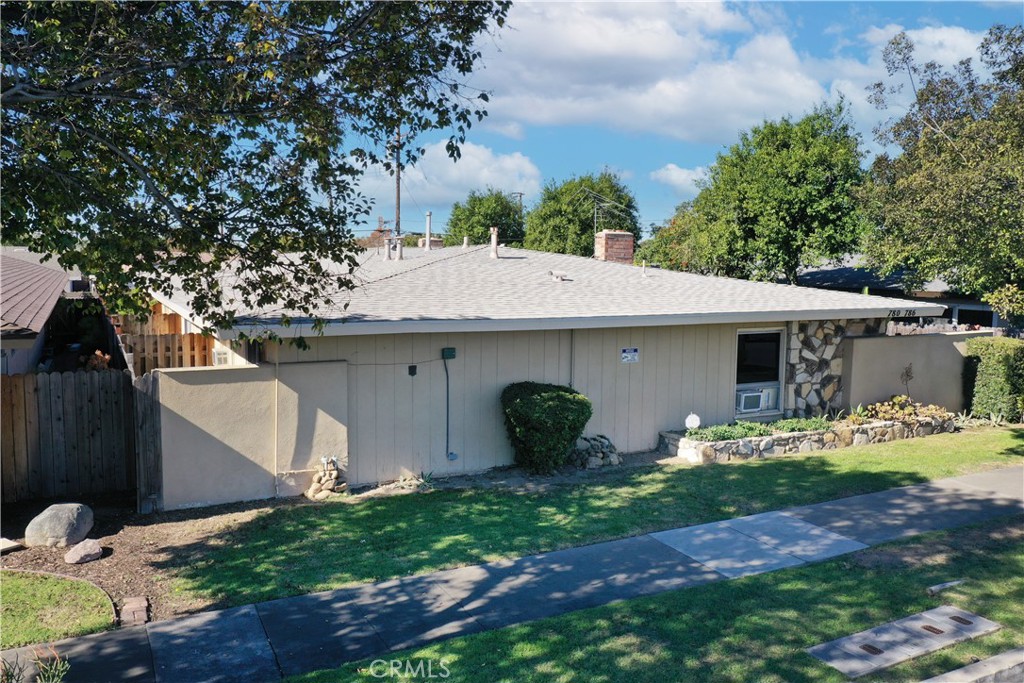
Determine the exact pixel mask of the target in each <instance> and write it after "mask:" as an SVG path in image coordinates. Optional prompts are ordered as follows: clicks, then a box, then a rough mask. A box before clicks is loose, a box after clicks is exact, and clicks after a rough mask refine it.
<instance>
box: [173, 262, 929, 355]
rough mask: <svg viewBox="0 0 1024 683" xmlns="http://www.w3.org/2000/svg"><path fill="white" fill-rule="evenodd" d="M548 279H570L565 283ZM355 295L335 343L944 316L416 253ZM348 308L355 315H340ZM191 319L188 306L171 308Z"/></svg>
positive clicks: (260, 321) (801, 290)
mask: <svg viewBox="0 0 1024 683" xmlns="http://www.w3.org/2000/svg"><path fill="white" fill-rule="evenodd" d="M550 272H556V273H561V274H564V277H563V279H562V280H560V281H558V280H556V279H554V278H553V277H552V276H550V275H549V273H550ZM354 280H355V282H356V283H357V284H358V286H357V288H356V289H355V290H354V291H352V292H344V293H341V294H339V296H338V297H337V299H336V301H335V305H334V306H333V307H330V308H329V309H323V310H320V311H319V314H320V315H321V316H322V317H324V318H327V319H330V320H333V321H338V322H341V321H342V320H344V324H331V325H328V327H327V330H326V332H325V334H327V335H348V334H376V333H397V332H456V331H495V330H512V329H518V330H526V329H571V328H578V329H579V328H596V327H628V326H652V325H679V324H702V323H729V322H780V321H788V320H821V319H826V318H853V317H885V316H887V315H889V312H890V311H892V310H894V309H903V310H906V309H914V310H915V311H916V313H915V315H922V316H932V315H938V314H939V313H940V312H941V311H942V309H943V307H942V306H938V305H930V304H922V303H921V302H915V301H905V300H901V299H892V298H886V297H878V296H864V295H861V294H851V293H847V292H835V291H828V290H821V289H812V288H809V287H796V286H792V285H779V284H773V283H767V282H750V281H747V280H735V279H730V278H722V277H708V276H703V275H694V274H691V273H677V272H672V271H665V270H656V269H650V268H648V269H647V270H646V272H645V271H644V270H643V269H642V268H641V267H638V266H632V265H624V264H618V263H610V262H604V261H598V260H595V259H589V258H581V257H577V256H566V255H563V254H550V253H546V252H538V251H527V250H523V249H510V248H504V247H502V248H501V249H500V258H499V259H497V260H495V259H492V258H490V257H489V248H488V247H486V246H483V247H471V248H469V249H467V250H463V249H461V248H459V247H449V248H446V249H437V250H433V251H430V252H424V251H422V250H420V249H407V250H406V251H405V259H404V260H402V261H394V260H392V261H385V260H384V259H383V257H382V256H381V255H379V254H378V253H376V252H375V251H374V250H371V251H369V252H367V253H366V254H363V255H362V256H361V258H360V265H359V267H358V268H357V269H356V271H355V274H354ZM346 302H348V304H349V306H348V309H347V310H343V308H342V306H343V304H344V303H346ZM165 303H166V304H168V305H169V306H171V308H173V309H175V310H177V311H178V312H179V313H181V314H182V315H185V316H186V317H191V319H193V320H195V318H194V316H189V315H188V308H187V304H186V300H185V299H184V297H183V296H181V295H180V294H179V295H178V296H176V297H174V298H173V299H172V300H170V301H165ZM282 314H286V315H288V316H289V317H292V318H293V327H292V328H290V330H281V331H282V332H283V333H284V334H285V335H291V334H297V333H304V334H308V332H309V329H308V327H304V325H303V324H302V323H303V321H302V320H300V319H299V318H298V317H297V316H296V315H295V312H294V311H249V312H247V313H246V314H245V317H247V318H248V320H247V321H246V322H247V323H249V324H252V325H254V326H260V327H271V328H273V327H274V325H275V323H276V322H277V321H278V320H279V319H280V316H281V315H282Z"/></svg>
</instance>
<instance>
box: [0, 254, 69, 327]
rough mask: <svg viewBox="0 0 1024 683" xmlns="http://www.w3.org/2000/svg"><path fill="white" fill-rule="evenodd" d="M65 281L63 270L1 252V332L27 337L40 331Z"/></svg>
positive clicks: (58, 297)
mask: <svg viewBox="0 0 1024 683" xmlns="http://www.w3.org/2000/svg"><path fill="white" fill-rule="evenodd" d="M67 282H68V275H67V273H65V272H64V271H63V270H55V269H53V268H49V267H47V266H44V265H40V264H39V263H33V262H31V261H30V260H23V259H19V258H12V257H10V256H8V255H7V254H6V253H3V254H2V255H0V319H2V320H0V336H3V337H4V338H11V339H15V338H27V337H28V338H30V337H35V336H36V335H38V334H39V333H40V332H42V331H43V327H44V326H45V325H46V321H47V320H48V319H49V317H50V313H52V312H53V308H54V306H56V305H57V301H58V300H59V299H60V297H61V294H63V293H64V288H65V287H66V286H67Z"/></svg>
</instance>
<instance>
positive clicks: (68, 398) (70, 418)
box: [60, 372, 82, 491]
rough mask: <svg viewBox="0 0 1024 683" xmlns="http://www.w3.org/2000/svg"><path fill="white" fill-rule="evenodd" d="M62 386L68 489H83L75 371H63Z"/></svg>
mask: <svg viewBox="0 0 1024 683" xmlns="http://www.w3.org/2000/svg"><path fill="white" fill-rule="evenodd" d="M60 380H61V388H62V391H63V396H64V450H65V453H67V469H66V471H65V481H66V482H67V489H66V490H68V491H81V490H82V483H81V481H80V480H79V455H78V411H77V410H75V373H73V372H64V373H61V376H60Z"/></svg>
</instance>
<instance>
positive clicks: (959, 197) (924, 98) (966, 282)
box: [864, 26, 1024, 316]
mask: <svg viewBox="0 0 1024 683" xmlns="http://www.w3.org/2000/svg"><path fill="white" fill-rule="evenodd" d="M884 57H885V64H886V67H887V69H888V72H889V77H890V79H889V81H888V82H879V83H876V84H875V85H874V86H873V88H872V91H873V92H872V97H873V100H874V102H875V104H876V105H877V106H879V107H880V108H883V109H889V108H893V109H897V110H898V111H900V112H901V113H900V115H898V116H896V117H894V118H892V119H891V120H889V121H887V122H886V123H885V124H884V125H882V126H881V127H880V128H879V129H878V130H877V131H876V132H877V135H878V138H879V140H880V141H881V142H882V143H884V144H887V145H891V146H894V147H896V148H897V149H898V152H897V153H896V154H895V155H894V156H892V155H889V154H882V155H879V157H878V158H877V159H876V160H875V162H874V164H873V165H872V168H871V174H870V181H869V182H868V183H867V185H866V187H865V193H864V196H865V205H866V207H867V209H868V212H869V214H870V215H871V217H872V218H873V219H874V223H875V225H876V226H877V228H876V229H874V230H873V231H871V232H870V233H869V235H868V239H867V245H866V251H867V254H868V256H869V258H870V261H871V263H872V264H874V265H875V266H877V267H879V268H880V269H881V270H882V271H883V272H885V273H891V272H894V271H897V270H902V271H903V272H904V273H905V276H906V278H907V282H906V285H907V287H908V288H910V287H914V286H916V285H918V284H920V283H921V282H922V281H927V280H930V279H932V278H935V277H942V278H945V279H946V280H947V282H949V283H950V285H951V286H952V287H953V288H954V289H956V290H958V291H960V292H963V293H966V294H973V295H977V296H981V297H983V299H984V300H986V301H989V302H990V303H991V304H992V305H993V307H994V308H996V309H997V310H999V311H1000V313H1002V314H1003V315H1004V316H1024V292H1022V289H1024V28H1022V27H1021V26H1013V27H1005V26H995V27H993V28H992V29H991V30H989V32H988V35H987V36H986V38H985V39H984V41H983V42H982V45H981V61H982V63H983V64H984V65H985V67H986V69H987V70H988V71H989V72H991V74H992V76H991V78H989V79H987V80H986V79H982V78H981V77H979V75H978V74H977V73H976V72H975V70H974V68H973V66H972V63H971V60H969V59H968V60H964V61H962V62H960V63H959V64H957V65H956V66H955V67H954V68H952V69H943V68H942V67H940V66H939V65H938V64H936V63H934V62H928V63H925V64H920V63H919V62H918V61H917V60H916V58H915V56H914V44H913V42H912V41H911V40H910V39H909V38H908V37H907V35H906V34H905V33H900V34H898V35H897V36H895V37H894V38H893V39H892V40H891V41H890V42H889V44H888V46H887V47H886V49H885V51H884ZM906 90H909V91H910V92H909V95H910V100H911V101H910V106H909V109H908V108H907V107H905V106H904V105H903V104H902V103H898V102H896V103H894V98H896V99H897V100H898V99H899V98H900V97H901V93H904V92H905V91H906Z"/></svg>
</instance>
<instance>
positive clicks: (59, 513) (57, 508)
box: [25, 503, 93, 548]
mask: <svg viewBox="0 0 1024 683" xmlns="http://www.w3.org/2000/svg"><path fill="white" fill-rule="evenodd" d="M92 522H93V515H92V509H91V508H89V506H87V505H82V504H81V503H61V504H59V505H51V506H50V507H48V508H46V509H45V510H43V511H42V512H41V513H39V515H37V516H36V517H34V518H33V519H32V521H31V522H29V523H28V527H26V529H25V545H26V546H27V547H29V548H33V547H37V546H46V547H48V548H69V547H71V546H73V545H75V544H77V543H80V542H81V541H84V540H85V537H86V536H87V535H88V533H89V531H90V530H91V529H92Z"/></svg>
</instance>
